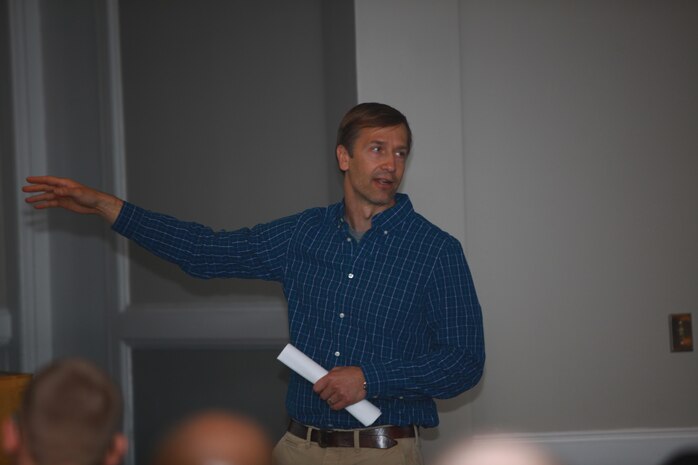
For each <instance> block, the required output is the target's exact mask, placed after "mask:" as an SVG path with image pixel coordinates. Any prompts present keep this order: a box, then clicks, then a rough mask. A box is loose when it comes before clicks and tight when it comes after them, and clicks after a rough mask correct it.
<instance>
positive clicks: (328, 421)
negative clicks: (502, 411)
mask: <svg viewBox="0 0 698 465" xmlns="http://www.w3.org/2000/svg"><path fill="white" fill-rule="evenodd" d="M112 227H113V229H114V230H115V231H117V232H119V233H120V234H122V235H124V236H126V237H128V238H130V239H132V240H134V241H135V242H137V243H138V244H140V245H141V246H143V247H145V248H146V249H147V250H149V251H151V252H153V253H155V254H156V255H158V256H160V257H162V258H164V259H166V260H169V261H171V262H174V263H176V264H178V265H179V266H180V267H181V268H182V269H183V270H184V271H185V272H187V273H188V274H190V275H192V276H195V277H198V278H229V277H236V278H256V279H265V280H271V281H279V282H281V283H282V285H283V290H284V294H285V295H286V299H287V300H288V314H289V326H290V328H289V333H290V338H291V343H292V344H293V345H295V346H296V347H297V348H298V349H300V350H301V351H303V352H304V353H305V354H306V355H308V356H309V357H311V358H312V359H313V360H315V361H316V362H318V363H319V364H320V365H322V366H324V367H325V368H326V369H328V370H329V369H331V368H332V367H335V366H350V365H353V366H360V367H361V368H362V370H363V372H364V376H365V378H366V382H367V398H368V399H369V400H370V401H371V402H373V403H374V404H375V405H376V406H377V407H378V408H380V409H381V411H382V415H381V417H380V418H379V419H378V420H377V422H376V424H390V425H400V426H402V425H409V424H416V425H421V426H424V427H430V426H436V425H437V424H438V415H437V411H436V405H435V403H434V400H433V398H448V397H453V396H455V395H457V394H459V393H461V392H463V391H465V390H467V389H469V388H471V387H473V386H474V385H475V384H477V382H478V380H479V379H480V375H481V373H482V368H483V364H484V360H485V353H484V341H483V330H482V315H481V312H480V305H479V303H478V299H477V296H476V294H475V288H474V286H473V280H472V277H471V274H470V271H469V269H468V265H467V263H466V261H465V257H464V255H463V251H462V248H461V246H460V244H459V242H458V241H457V240H456V239H455V238H453V237H452V236H450V235H448V234H447V233H445V232H443V231H441V230H440V229H439V228H437V227H436V226H434V225H433V224H431V223H429V222H428V221H427V220H426V219H425V218H423V217H422V216H421V215H419V214H417V213H415V211H414V209H413V208H412V203H411V202H410V200H409V199H408V197H407V196H406V195H404V194H398V195H397V197H396V204H395V206H393V207H392V208H389V209H387V210H385V211H383V212H382V213H380V214H378V215H376V216H375V217H373V219H372V227H371V229H370V230H369V231H367V232H366V234H365V235H364V236H363V238H362V239H361V241H359V242H357V241H356V240H355V239H354V238H352V236H351V234H350V232H349V228H348V224H347V223H346V222H345V221H344V203H343V202H340V203H337V204H334V205H331V206H329V207H326V208H312V209H309V210H306V211H304V212H301V213H298V214H296V215H293V216H289V217H286V218H281V219H279V220H276V221H272V222H270V223H266V224H260V225H257V226H255V227H253V228H244V229H241V230H238V231H232V232H226V231H221V232H214V231H212V230H211V229H210V228H207V227H204V226H201V225H199V224H196V223H187V222H182V221H179V220H177V219H175V218H172V217H169V216H165V215H161V214H158V213H152V212H149V211H146V210H143V209H141V208H139V207H136V206H134V205H132V204H129V203H125V204H124V207H123V209H122V211H121V213H120V215H119V217H118V219H117V220H116V222H115V223H114V225H113V226H112ZM286 407H287V409H288V413H289V415H291V417H293V418H295V419H297V420H298V421H300V422H301V423H304V424H307V425H313V426H316V427H319V428H359V427H361V426H362V425H361V424H360V423H359V422H358V421H357V420H356V419H355V418H354V417H352V416H351V415H350V414H349V413H348V412H347V411H346V410H342V411H339V412H337V411H334V410H331V409H330V408H329V406H328V405H327V403H326V402H324V401H322V400H321V399H320V398H319V397H318V396H317V394H315V393H314V392H313V391H312V385H311V384H310V383H309V382H308V381H306V380H304V379H303V378H301V377H300V376H298V375H296V374H295V373H294V374H292V376H291V380H290V384H289V389H288V395H287V398H286Z"/></svg>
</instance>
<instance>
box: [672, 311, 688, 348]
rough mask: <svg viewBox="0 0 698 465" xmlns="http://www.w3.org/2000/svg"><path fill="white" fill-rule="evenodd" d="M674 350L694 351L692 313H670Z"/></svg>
mask: <svg viewBox="0 0 698 465" xmlns="http://www.w3.org/2000/svg"><path fill="white" fill-rule="evenodd" d="M669 329H670V332H671V351H672V352H692V351H693V328H692V319H691V314H690V313H676V314H672V315H669Z"/></svg>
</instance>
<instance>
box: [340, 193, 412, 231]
mask: <svg viewBox="0 0 698 465" xmlns="http://www.w3.org/2000/svg"><path fill="white" fill-rule="evenodd" d="M336 206H337V208H336V216H335V217H334V221H335V222H336V224H337V225H341V224H342V223H343V222H344V201H342V202H339V203H338V204H336ZM413 211H414V208H413V207H412V202H411V201H410V198H409V197H408V196H407V194H401V193H396V194H395V205H393V206H392V207H390V208H388V209H387V210H384V211H382V212H380V213H378V214H377V215H376V216H374V217H373V218H371V229H382V230H384V231H390V230H392V229H394V228H395V227H397V226H398V225H399V224H400V223H402V222H403V221H404V220H405V219H406V218H407V217H408V216H409V215H410V214H411V213H412V212H413Z"/></svg>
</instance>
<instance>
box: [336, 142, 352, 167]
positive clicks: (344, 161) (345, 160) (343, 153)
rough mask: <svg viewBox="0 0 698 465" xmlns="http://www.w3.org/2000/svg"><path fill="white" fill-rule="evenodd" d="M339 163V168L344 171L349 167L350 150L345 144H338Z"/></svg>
mask: <svg viewBox="0 0 698 465" xmlns="http://www.w3.org/2000/svg"><path fill="white" fill-rule="evenodd" d="M336 152H337V164H338V165H339V170H340V171H342V172H344V171H346V170H348V169H349V158H350V157H351V155H349V151H348V150H347V148H346V147H344V146H343V145H338V146H337V150H336Z"/></svg>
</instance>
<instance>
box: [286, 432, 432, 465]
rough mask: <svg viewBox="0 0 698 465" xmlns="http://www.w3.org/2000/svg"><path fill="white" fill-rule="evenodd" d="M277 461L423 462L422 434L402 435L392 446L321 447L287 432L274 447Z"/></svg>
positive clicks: (320, 464)
mask: <svg viewBox="0 0 698 465" xmlns="http://www.w3.org/2000/svg"><path fill="white" fill-rule="evenodd" d="M273 457H274V465H374V464H375V465H423V461H422V452H421V445H420V444H419V438H404V439H398V440H397V445H396V446H394V447H391V448H390V449H373V448H368V447H324V448H323V447H320V445H319V444H318V443H316V442H312V441H309V440H307V439H302V438H299V437H298V436H295V435H293V434H291V433H288V432H287V433H286V434H285V435H284V436H283V437H282V438H281V440H280V441H279V442H278V443H277V444H276V447H274V453H273Z"/></svg>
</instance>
